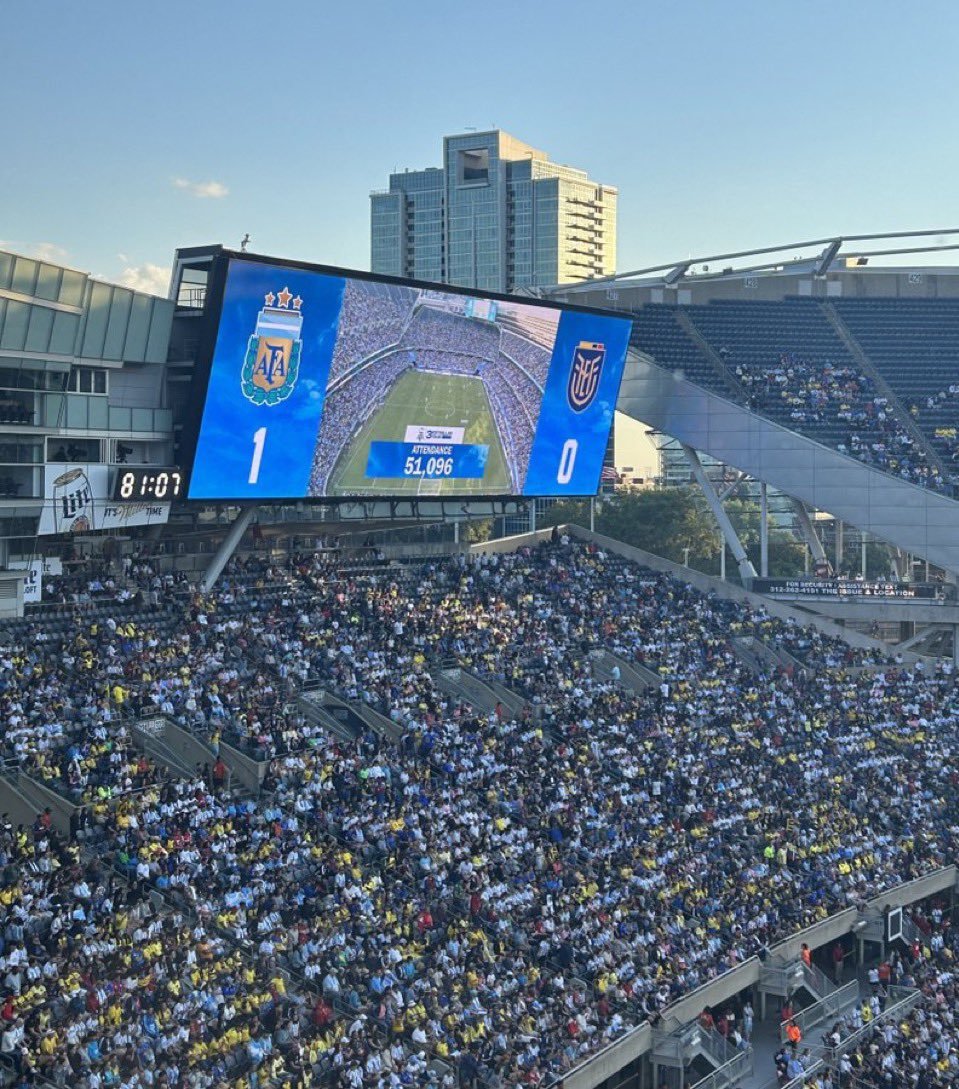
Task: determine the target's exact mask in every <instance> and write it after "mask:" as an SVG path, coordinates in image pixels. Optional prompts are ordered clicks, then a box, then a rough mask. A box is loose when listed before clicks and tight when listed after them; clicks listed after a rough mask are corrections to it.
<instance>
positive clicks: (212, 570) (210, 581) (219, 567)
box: [200, 503, 260, 594]
mask: <svg viewBox="0 0 959 1089" xmlns="http://www.w3.org/2000/svg"><path fill="white" fill-rule="evenodd" d="M259 506H260V505H259V503H251V504H250V505H249V506H247V507H243V508H242V509H241V511H240V513H239V514H238V515H237V516H236V518H235V519H234V521H233V523H232V525H231V526H230V528H229V529H228V530H227V532H226V535H225V536H224V538H223V540H222V541H221V542H220V547H219V548H218V549H217V550H216V552H215V553H214V554H213V558H212V559H211V560H210V565H209V567H207V569H206V571H205V572H204V573H203V581H202V582H201V583H200V587H201V589H202V590H203V592H204V593H205V594H208V593H209V592H210V591H211V590H212V589H213V587H214V586H215V585H216V580H217V579H218V578H219V577H220V575H222V574H223V568H224V567H226V565H227V564H228V563H229V562H230V557H231V556H232V555H233V553H234V552H235V551H236V548H237V545H238V544H239V543H240V541H242V540H243V534H244V533H246V531H247V530H248V529H249V528H250V523H251V522H252V521H253V515H254V514H256V512H257V510H258V509H259Z"/></svg>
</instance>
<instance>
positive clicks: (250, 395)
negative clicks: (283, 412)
mask: <svg viewBox="0 0 959 1089" xmlns="http://www.w3.org/2000/svg"><path fill="white" fill-rule="evenodd" d="M264 301H265V303H266V305H265V306H264V307H263V309H262V310H261V311H260V313H259V314H258V315H257V319H256V329H255V330H254V332H253V334H252V336H251V337H250V339H249V342H248V343H247V349H246V357H245V359H244V360H243V372H242V375H241V381H240V387H241V388H242V390H243V396H244V397H245V398H246V399H247V400H248V401H252V402H253V404H255V405H278V404H279V403H280V401H285V400H286V399H287V397H289V396H290V394H291V393H292V392H293V387H294V386H295V385H296V380H297V378H298V377H299V373H300V353H301V351H302V347H303V342H302V341H301V339H300V330H301V329H302V326H303V315H302V313H301V312H300V307H301V306H302V305H303V300H302V299H301V298H300V296H299V295H297V296H296V297H295V298H294V297H293V295H292V294H291V292H290V291H289V290H288V289H287V288H285V287H284V288H283V290H282V291H280V292H277V293H276V294H275V295H274V294H273V292H272V291H271V292H269V294H267V295H266V296H265V299H264ZM291 303H292V308H291V305H290V304H291Z"/></svg>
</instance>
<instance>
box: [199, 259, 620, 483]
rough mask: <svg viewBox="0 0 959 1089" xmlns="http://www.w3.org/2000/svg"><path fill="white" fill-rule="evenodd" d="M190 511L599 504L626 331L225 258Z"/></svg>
mask: <svg viewBox="0 0 959 1089" xmlns="http://www.w3.org/2000/svg"><path fill="white" fill-rule="evenodd" d="M216 322H217V326H216V342H215V347H214V350H213V358H212V361H211V366H210V372H209V382H208V385H207V389H206V393H205V396H204V397H203V399H202V400H203V411H202V418H201V421H200V426H199V432H198V440H197V449H196V457H195V459H194V465H193V471H192V474H191V479H190V492H189V496H190V498H192V499H229V498H246V497H250V498H283V497H290V498H303V499H306V498H323V497H333V498H341V497H348V496H364V497H370V498H375V497H377V496H398V497H407V498H411V497H414V498H415V497H417V496H429V497H439V498H449V497H464V498H468V497H479V496H497V495H500V496H509V495H516V496H519V495H590V494H593V493H594V492H595V491H596V488H597V486H598V482H599V475H600V472H601V469H602V462H603V456H604V453H605V450H606V445H607V440H608V437H609V432H610V427H611V425H612V420H613V411H614V407H615V404H616V398H617V395H618V393H619V385H620V380H621V378H622V373H623V365H624V362H625V355H626V348H627V345H628V342H629V335H630V330H631V325H632V323H631V321H630V320H629V319H628V318H626V317H623V316H621V315H611V314H605V313H602V312H598V311H589V310H583V309H576V308H571V307H568V306H565V307H561V306H557V305H555V304H553V305H543V304H539V305H537V304H533V303H527V302H524V301H517V300H514V299H508V298H493V297H487V296H479V297H478V296H474V295H473V294H465V293H459V292H453V291H448V290H444V289H442V288H438V287H432V286H422V285H416V284H412V283H409V282H403V281H396V280H388V279H384V278H376V277H374V278H366V277H361V276H356V275H354V274H349V273H339V272H336V271H333V270H322V269H318V268H297V267H293V266H285V265H276V264H272V263H265V262H259V261H256V260H252V259H236V257H235V255H234V256H233V257H231V258H230V259H229V263H228V267H227V271H226V277H225V286H224V295H223V301H222V305H221V307H220V309H219V313H218V315H217V318H216Z"/></svg>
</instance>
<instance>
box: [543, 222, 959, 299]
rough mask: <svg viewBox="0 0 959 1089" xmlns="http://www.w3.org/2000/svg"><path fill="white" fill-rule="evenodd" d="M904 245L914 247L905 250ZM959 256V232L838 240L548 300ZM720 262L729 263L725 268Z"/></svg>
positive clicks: (685, 263) (732, 257)
mask: <svg viewBox="0 0 959 1089" xmlns="http://www.w3.org/2000/svg"><path fill="white" fill-rule="evenodd" d="M900 242H905V243H908V244H906V245H899V243H900ZM887 243H888V244H887ZM797 251H798V252H797ZM817 251H818V252H817ZM957 252H959V227H941V228H932V229H927V230H920V231H892V232H887V233H885V234H851V235H836V236H833V237H826V238H812V239H806V240H804V241H800V242H781V243H777V244H776V245H771V246H763V247H760V248H758V249H750V250H735V251H732V252H730V253H713V254H705V255H703V256H700V257H687V258H685V259H680V260H676V261H667V262H666V263H665V264H661V265H650V266H648V267H646V268H639V269H633V270H631V271H629V272H617V273H616V274H615V275H613V276H606V277H603V278H601V279H599V278H597V279H593V280H587V281H585V282H583V283H578V284H558V285H556V286H555V287H552V288H549V289H546V290H544V292H543V294H545V295H547V296H551V295H554V294H555V295H557V296H558V297H561V298H567V297H569V296H570V295H576V294H581V293H584V292H590V291H592V290H595V288H597V287H599V286H602V285H611V284H623V286H625V284H624V283H623V282H624V281H637V280H640V281H646V282H649V283H662V284H666V285H670V286H674V285H676V284H678V283H679V282H680V281H689V280H696V281H697V282H699V281H701V280H703V279H704V278H708V279H711V280H719V279H723V278H724V277H727V276H735V275H743V274H744V273H772V274H780V273H793V274H807V275H808V274H809V273H810V272H811V273H812V274H813V275H815V276H824V275H825V274H826V273H827V272H832V271H839V270H841V269H848V268H858V269H863V268H865V267H867V266H868V264H869V262H870V261H871V260H872V259H873V258H896V259H898V258H903V257H906V256H910V257H916V256H920V255H926V254H934V253H957ZM787 255H788V256H787ZM720 262H727V263H725V264H722V265H720ZM896 264H898V261H897V262H896ZM717 266H719V267H717ZM880 267H883V266H880ZM885 267H890V266H885ZM893 267H895V266H893ZM921 267H922V268H923V269H924V270H925V271H929V272H932V271H933V268H932V267H930V266H928V265H923V266H921ZM935 271H936V272H937V273H938V272H941V273H946V274H948V273H950V272H951V273H953V274H954V275H956V276H959V264H957V265H955V266H950V265H945V266H936V267H935ZM684 286H685V285H684Z"/></svg>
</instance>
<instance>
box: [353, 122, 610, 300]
mask: <svg viewBox="0 0 959 1089" xmlns="http://www.w3.org/2000/svg"><path fill="white" fill-rule="evenodd" d="M616 200H617V190H616V189H615V188H613V187H612V186H608V185H601V184H599V183H598V182H593V181H590V179H589V177H588V176H587V174H586V173H585V171H582V170H576V169H574V168H573V167H568V166H561V165H559V164H557V163H553V162H551V161H550V159H549V156H548V155H547V154H546V153H545V152H544V151H540V150H538V149H537V148H534V147H531V146H530V145H529V144H525V143H523V142H522V141H521V140H517V139H515V138H514V137H512V136H510V135H509V134H508V133H505V132H502V131H500V130H498V129H496V130H492V131H490V132H468V133H462V134H460V135H455V136H446V137H444V139H443V166H442V167H441V168H437V167H430V168H429V169H427V170H406V171H404V172H403V173H397V174H391V175H390V181H389V189H388V190H386V191H383V192H375V193H372V194H371V195H370V258H371V268H372V270H373V271H374V272H379V273H385V274H388V275H392V276H406V277H411V278H413V279H418V280H433V281H438V282H441V283H449V284H458V285H460V286H462V287H476V288H481V289H484V290H487V291H507V292H508V291H515V290H516V289H517V288H521V287H534V286H549V285H552V284H558V283H576V282H578V281H581V280H588V279H591V278H593V277H597V276H609V275H611V274H612V273H613V272H615V269H616Z"/></svg>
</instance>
